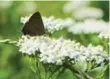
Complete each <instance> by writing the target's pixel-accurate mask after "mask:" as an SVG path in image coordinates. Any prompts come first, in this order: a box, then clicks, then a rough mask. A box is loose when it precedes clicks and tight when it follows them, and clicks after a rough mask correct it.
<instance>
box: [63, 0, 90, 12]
mask: <svg viewBox="0 0 110 79" xmlns="http://www.w3.org/2000/svg"><path fill="white" fill-rule="evenodd" d="M89 3H90V1H82V0H79V1H69V2H67V3H66V4H65V5H64V8H63V11H64V12H65V13H70V12H74V11H75V10H77V9H79V8H82V7H85V6H88V5H89Z"/></svg>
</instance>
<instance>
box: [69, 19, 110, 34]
mask: <svg viewBox="0 0 110 79" xmlns="http://www.w3.org/2000/svg"><path fill="white" fill-rule="evenodd" d="M108 29H109V25H108V23H107V22H105V21H103V20H95V19H87V20H85V21H84V22H77V23H76V24H74V25H73V26H71V27H69V28H68V31H69V32H72V33H73V34H80V33H84V34H88V33H101V32H105V31H108Z"/></svg>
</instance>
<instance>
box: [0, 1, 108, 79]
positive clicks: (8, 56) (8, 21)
mask: <svg viewBox="0 0 110 79" xmlns="http://www.w3.org/2000/svg"><path fill="white" fill-rule="evenodd" d="M66 2H67V1H41V2H40V1H35V2H31V1H29V2H28V1H9V2H8V1H6V2H2V1H0V40H2V39H7V38H8V39H12V40H18V39H19V38H20V36H21V34H22V33H21V29H22V27H23V24H22V23H20V18H21V17H22V16H27V15H30V14H32V13H34V12H36V11H39V12H40V13H41V15H43V16H47V17H49V16H52V15H53V16H55V17H56V18H66V17H72V16H71V14H65V13H64V12H63V7H64V4H65V3H66ZM91 6H94V7H98V8H101V9H102V10H103V11H104V17H103V20H105V21H108V20H109V2H108V1H92V2H91ZM62 34H63V35H65V36H64V37H65V38H71V39H75V40H77V41H78V42H81V43H82V44H84V45H88V44H89V43H90V42H91V43H92V44H94V45H98V44H100V45H103V46H104V48H105V49H106V51H108V49H107V44H106V43H107V42H106V41H105V42H104V43H103V42H102V40H99V39H98V37H97V36H96V34H91V35H86V36H85V37H87V38H89V41H86V39H85V37H80V35H79V36H77V35H74V36H73V35H72V34H71V33H70V34H67V33H65V30H63V31H61V32H58V33H56V34H54V36H56V37H58V36H60V35H62ZM72 37H74V38H72ZM94 40H95V41H94ZM84 41H86V42H84ZM105 44H106V45H105ZM0 79H35V75H34V73H33V72H32V71H31V70H29V68H28V64H27V62H25V60H24V59H23V56H22V54H21V53H20V52H18V48H17V47H16V46H13V45H7V44H0ZM59 79H76V78H75V77H74V76H73V75H72V73H71V72H69V71H68V70H67V71H66V72H65V73H63V74H62V75H61V76H60V77H59ZM103 79H108V71H106V73H105V77H104V78H103Z"/></svg>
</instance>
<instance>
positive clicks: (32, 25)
mask: <svg viewBox="0 0 110 79" xmlns="http://www.w3.org/2000/svg"><path fill="white" fill-rule="evenodd" d="M22 32H23V34H24V35H30V36H37V35H43V34H45V30H44V24H43V21H42V18H41V15H40V13H39V12H36V13H34V14H33V15H32V16H31V17H30V19H29V21H28V22H26V23H25V25H24V28H23V30H22Z"/></svg>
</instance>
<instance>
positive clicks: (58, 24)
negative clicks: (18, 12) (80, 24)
mask: <svg viewBox="0 0 110 79" xmlns="http://www.w3.org/2000/svg"><path fill="white" fill-rule="evenodd" d="M29 18H30V16H28V17H27V16H26V17H21V22H22V23H23V24H25V23H26V22H27V21H28V20H29ZM42 19H43V23H44V28H45V29H46V30H47V31H48V32H49V33H54V32H55V31H58V30H62V29H63V28H66V27H69V26H71V25H73V24H74V21H73V20H72V19H71V18H66V19H64V20H62V19H56V18H55V17H54V16H50V17H48V18H46V17H42Z"/></svg>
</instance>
